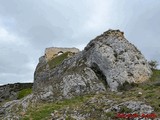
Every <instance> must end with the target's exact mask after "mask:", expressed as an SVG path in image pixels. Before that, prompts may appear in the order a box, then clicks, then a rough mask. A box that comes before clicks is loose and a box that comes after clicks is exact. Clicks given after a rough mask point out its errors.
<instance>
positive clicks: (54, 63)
mask: <svg viewBox="0 0 160 120" xmlns="http://www.w3.org/2000/svg"><path fill="white" fill-rule="evenodd" d="M69 54H70V52H65V53H63V54H61V55H59V56H57V57H55V58H53V59H52V60H50V61H48V64H49V67H50V69H52V68H54V67H56V66H57V65H60V64H61V63H62V62H63V60H64V59H66V58H68V55H69Z"/></svg>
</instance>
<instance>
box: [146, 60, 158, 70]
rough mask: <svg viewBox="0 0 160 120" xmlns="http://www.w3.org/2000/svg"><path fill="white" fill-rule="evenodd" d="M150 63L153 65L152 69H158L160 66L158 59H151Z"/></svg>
mask: <svg viewBox="0 0 160 120" xmlns="http://www.w3.org/2000/svg"><path fill="white" fill-rule="evenodd" d="M148 63H149V65H150V66H151V69H156V68H157V66H158V62H157V61H156V60H151V61H149V62H148Z"/></svg>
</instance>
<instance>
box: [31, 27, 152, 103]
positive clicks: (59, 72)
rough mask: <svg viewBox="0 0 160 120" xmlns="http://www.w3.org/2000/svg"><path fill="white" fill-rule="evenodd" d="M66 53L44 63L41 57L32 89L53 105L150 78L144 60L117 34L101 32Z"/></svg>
mask: <svg viewBox="0 0 160 120" xmlns="http://www.w3.org/2000/svg"><path fill="white" fill-rule="evenodd" d="M62 52H63V51H62ZM67 52H68V51H65V52H64V53H63V54H61V55H59V56H57V57H52V58H51V57H49V59H47V60H46V59H44V58H45V57H41V59H40V61H39V64H38V65H37V68H36V71H35V74H34V85H33V88H34V94H37V95H39V97H40V99H41V100H53V101H54V100H57V99H62V98H70V97H72V96H76V95H84V94H88V93H93V92H94V93H95V92H102V91H106V88H109V89H110V90H111V91H117V88H118V86H120V85H123V83H125V82H128V83H140V82H143V81H146V80H147V79H149V77H150V76H151V74H152V72H151V70H150V67H149V65H148V62H147V60H146V59H145V58H144V56H143V55H142V54H141V52H140V51H139V50H138V49H137V48H136V47H135V46H134V45H133V44H131V43H129V42H128V41H127V40H126V39H125V37H124V34H123V32H120V31H119V30H108V31H107V32H104V33H103V34H102V35H100V36H98V37H96V38H95V39H93V40H91V41H90V43H89V44H88V45H87V46H86V47H85V49H84V50H83V51H81V52H78V53H77V54H75V55H73V56H72V57H68V53H67ZM46 53H47V52H46ZM54 54H55V53H54ZM45 56H47V55H45ZM51 56H53V55H51ZM50 58H51V59H50Z"/></svg>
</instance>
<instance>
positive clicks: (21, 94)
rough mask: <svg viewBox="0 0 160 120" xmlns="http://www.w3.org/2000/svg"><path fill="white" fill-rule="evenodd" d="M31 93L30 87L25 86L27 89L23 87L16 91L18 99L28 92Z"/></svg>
mask: <svg viewBox="0 0 160 120" xmlns="http://www.w3.org/2000/svg"><path fill="white" fill-rule="evenodd" d="M31 93H32V89H31V88H27V89H23V90H21V91H19V92H18V97H17V98H18V99H21V98H23V97H25V96H27V95H29V94H31Z"/></svg>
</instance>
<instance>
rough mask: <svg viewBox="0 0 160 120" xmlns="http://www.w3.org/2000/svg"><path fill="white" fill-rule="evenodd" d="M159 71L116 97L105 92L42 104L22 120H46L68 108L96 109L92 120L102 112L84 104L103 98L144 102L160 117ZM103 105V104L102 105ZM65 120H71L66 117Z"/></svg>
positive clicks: (114, 94) (94, 105)
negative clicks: (56, 112) (54, 113)
mask: <svg viewBox="0 0 160 120" xmlns="http://www.w3.org/2000/svg"><path fill="white" fill-rule="evenodd" d="M124 90H125V89H124ZM138 92H142V95H139V94H138ZM159 92H160V70H154V71H153V75H152V77H151V79H150V80H149V81H147V82H145V83H142V84H139V85H138V86H136V87H134V88H132V89H130V90H127V91H123V94H122V95H118V94H117V93H115V92H107V93H105V94H98V95H89V96H81V97H75V98H72V99H70V100H63V101H60V102H55V103H43V104H40V103H39V104H37V106H36V107H34V108H32V107H30V108H29V109H28V111H27V112H26V113H25V115H24V116H23V119H24V120H30V119H32V120H45V119H46V120H47V119H49V117H50V116H51V113H52V112H53V111H54V110H61V109H65V108H67V107H69V108H70V109H74V108H77V107H78V108H79V110H81V111H82V112H85V113H87V112H89V113H90V111H91V110H92V109H93V107H94V108H96V109H97V110H96V112H97V114H96V112H94V114H93V115H92V116H93V118H92V119H98V118H96V115H97V116H98V115H99V112H101V110H102V106H100V105H97V106H96V104H90V105H88V107H87V108H83V107H81V106H84V104H86V103H87V101H88V100H90V99H92V98H93V97H97V98H98V97H103V96H106V97H107V98H108V99H111V100H115V101H117V103H121V102H124V101H128V100H140V101H144V102H145V103H146V104H148V105H151V106H152V107H153V108H154V109H155V112H156V114H157V115H158V116H159V117H160V94H159ZM102 105H103V104H102ZM122 111H125V112H128V111H130V110H128V109H126V108H123V110H122ZM114 114H115V113H112V112H109V113H107V114H106V116H108V117H109V116H110V117H111V116H113V115H114ZM67 119H71V118H70V116H68V118H67Z"/></svg>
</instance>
